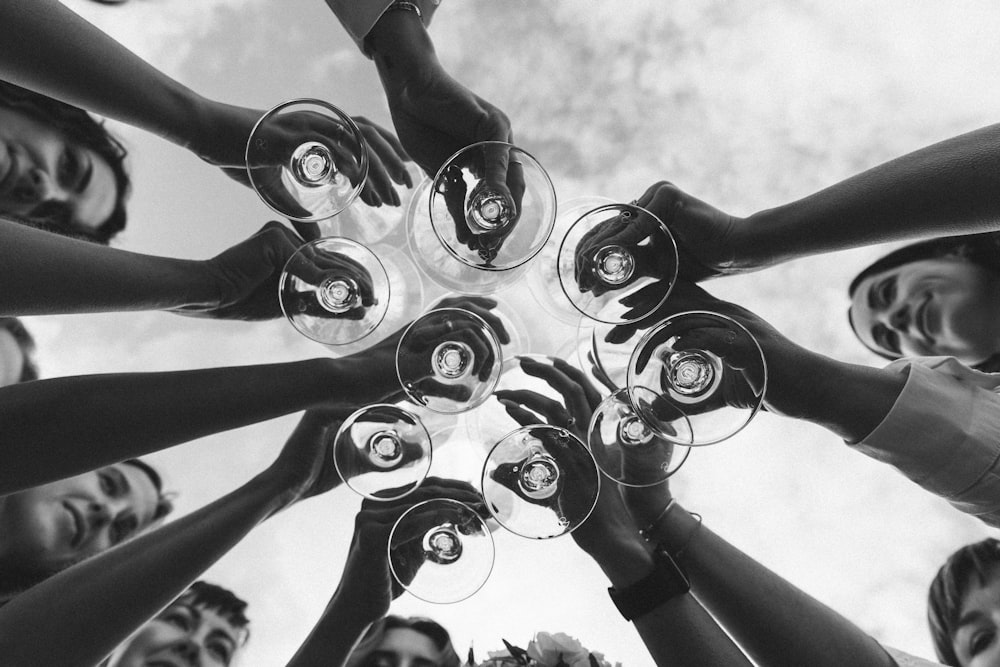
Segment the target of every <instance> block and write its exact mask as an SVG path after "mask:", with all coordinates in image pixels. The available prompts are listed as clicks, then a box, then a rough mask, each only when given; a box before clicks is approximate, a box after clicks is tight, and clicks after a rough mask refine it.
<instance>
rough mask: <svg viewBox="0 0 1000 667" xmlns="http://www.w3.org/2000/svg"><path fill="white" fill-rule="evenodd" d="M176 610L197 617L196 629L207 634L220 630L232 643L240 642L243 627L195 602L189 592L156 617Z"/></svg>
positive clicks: (216, 611)
mask: <svg viewBox="0 0 1000 667" xmlns="http://www.w3.org/2000/svg"><path fill="white" fill-rule="evenodd" d="M178 611H180V612H186V613H188V614H190V615H191V616H194V617H195V618H197V619H198V629H199V630H201V631H202V634H204V635H206V636H207V635H209V634H210V633H213V632H221V633H223V634H225V635H226V636H227V637H229V638H230V639H231V640H232V641H233V642H234V643H237V644H238V643H240V642H239V638H240V637H241V636H242V635H243V633H244V630H243V628H239V627H237V626H235V625H233V624H232V622H231V621H230V620H229V619H228V618H226V617H225V616H223V615H221V614H220V613H219V612H218V610H216V609H212V608H209V607H206V606H205V605H202V604H199V603H196V602H195V601H194V599H193V595H191V594H190V593H185V594H184V595H182V596H181V597H180V598H178V599H177V600H175V601H174V602H173V603H172V604H171V605H170V606H169V607H167V608H166V609H164V610H163V611H162V612H160V614H159V615H158V616H157V619H163V618H164V617H166V616H167V615H168V614H170V613H172V612H178Z"/></svg>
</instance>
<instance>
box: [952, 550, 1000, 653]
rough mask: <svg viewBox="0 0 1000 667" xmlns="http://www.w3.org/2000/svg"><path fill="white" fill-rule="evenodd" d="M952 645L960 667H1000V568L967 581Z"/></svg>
mask: <svg viewBox="0 0 1000 667" xmlns="http://www.w3.org/2000/svg"><path fill="white" fill-rule="evenodd" d="M951 644H952V648H953V649H954V651H955V655H956V656H957V657H958V660H959V664H960V665H961V667H1000V567H994V568H993V569H992V571H991V572H990V574H989V576H987V577H986V579H985V581H983V582H982V583H979V582H978V581H975V580H973V581H971V582H969V587H968V590H966V592H965V595H964V597H963V599H962V605H961V608H960V609H959V613H958V622H957V624H956V625H955V632H954V634H953V635H952V637H951Z"/></svg>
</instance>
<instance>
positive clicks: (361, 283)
mask: <svg viewBox="0 0 1000 667" xmlns="http://www.w3.org/2000/svg"><path fill="white" fill-rule="evenodd" d="M286 270H287V271H288V273H289V274H290V275H291V276H293V277H295V278H298V279H299V280H301V281H302V282H303V283H305V284H306V285H307V286H308V288H307V289H305V290H303V291H301V292H291V293H287V294H289V296H288V298H287V300H286V303H285V308H286V309H287V310H288V311H290V312H294V313H303V314H306V315H314V316H318V317H322V318H330V319H343V320H360V319H362V318H364V317H365V315H367V311H366V309H367V308H371V307H372V306H374V305H376V304H377V303H378V299H377V298H376V297H375V287H374V283H373V281H372V277H371V274H370V273H369V272H368V270H367V269H366V268H365V267H364V266H362V265H361V264H360V263H359V262H357V261H355V260H354V259H352V258H351V257H348V256H347V255H345V254H342V253H337V252H329V251H323V250H320V249H319V248H316V247H315V246H310V245H305V246H303V247H302V248H301V249H300V252H299V253H298V254H297V255H296V256H295V260H294V261H293V262H290V263H289V264H288V267H287V269H286ZM327 280H342V281H344V282H345V283H347V284H349V285H350V284H353V286H354V289H355V290H356V295H355V298H354V299H353V302H354V305H352V306H351V307H350V308H348V309H347V310H345V311H344V312H342V313H334V312H332V311H329V310H327V309H326V308H324V307H323V305H322V304H321V303H320V302H319V300H318V299H317V288H319V287H321V286H322V285H323V284H324V283H325V282H326V281H327ZM294 284H295V283H292V285H294Z"/></svg>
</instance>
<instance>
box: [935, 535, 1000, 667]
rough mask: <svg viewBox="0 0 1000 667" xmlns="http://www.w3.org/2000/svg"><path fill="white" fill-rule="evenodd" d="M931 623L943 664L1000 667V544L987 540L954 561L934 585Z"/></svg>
mask: <svg viewBox="0 0 1000 667" xmlns="http://www.w3.org/2000/svg"><path fill="white" fill-rule="evenodd" d="M927 621H928V623H929V624H930V629H931V639H932V640H933V641H934V650H935V651H936V652H937V655H938V659H940V660H941V662H943V663H944V664H946V665H953V666H954V667H998V666H1000V541H998V540H995V539H993V538H988V539H985V540H982V541H981V542H976V543H974V544H969V545H966V546H964V547H962V548H961V549H959V550H958V551H956V552H955V553H953V554H952V555H951V556H949V558H948V560H947V561H945V563H944V565H942V566H941V569H940V570H938V573H937V576H935V577H934V581H932V582H931V587H930V591H929V592H928V596H927Z"/></svg>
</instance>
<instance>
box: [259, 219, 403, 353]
mask: <svg viewBox="0 0 1000 667" xmlns="http://www.w3.org/2000/svg"><path fill="white" fill-rule="evenodd" d="M278 297H279V302H280V304H281V309H282V311H283V312H284V313H285V316H286V317H287V318H288V321H289V322H291V323H292V326H294V327H295V328H296V329H297V330H298V331H299V332H300V333H301V334H302V335H304V336H306V337H307V338H311V339H312V340H315V341H317V342H319V343H323V344H326V345H347V344H349V343H353V342H355V341H359V340H361V339H362V338H364V337H365V336H367V335H368V334H370V333H371V332H372V331H374V330H375V329H376V327H378V326H379V324H380V323H381V322H382V320H383V319H384V318H385V315H386V312H387V310H388V307H389V299H390V284H389V276H388V274H387V273H386V270H385V267H384V266H383V265H382V262H381V261H379V259H378V257H376V256H375V254H374V253H373V252H372V251H371V250H369V249H368V248H366V247H365V246H363V245H361V244H360V243H357V242H355V241H351V240H350V239H345V238H325V239H317V240H315V241H310V242H309V243H306V244H304V245H303V246H302V247H300V248H299V249H298V250H297V251H296V252H295V254H294V255H292V256H291V257H289V258H288V261H287V262H286V263H285V268H284V271H282V274H281V277H280V279H279V282H278Z"/></svg>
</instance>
